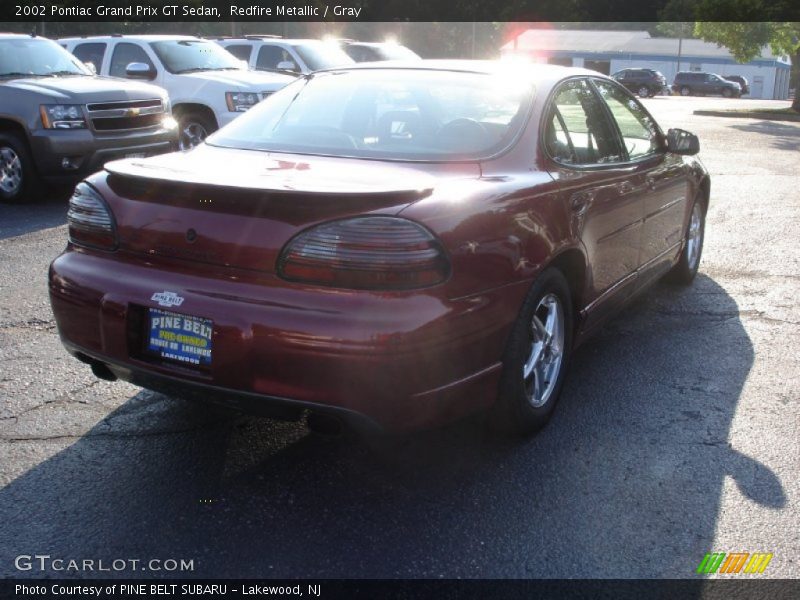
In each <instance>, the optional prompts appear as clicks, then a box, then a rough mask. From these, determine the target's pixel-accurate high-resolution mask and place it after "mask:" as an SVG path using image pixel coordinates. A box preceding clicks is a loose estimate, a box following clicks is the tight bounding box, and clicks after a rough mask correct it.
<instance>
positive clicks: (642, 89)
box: [611, 69, 668, 98]
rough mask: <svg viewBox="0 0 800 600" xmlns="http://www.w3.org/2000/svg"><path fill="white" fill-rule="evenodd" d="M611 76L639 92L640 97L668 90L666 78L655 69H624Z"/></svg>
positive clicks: (634, 91) (633, 90)
mask: <svg viewBox="0 0 800 600" xmlns="http://www.w3.org/2000/svg"><path fill="white" fill-rule="evenodd" d="M611 77H612V78H614V79H616V80H617V81H618V82H620V83H621V84H622V85H624V86H625V87H626V88H628V89H629V90H630V91H631V92H633V93H634V94H638V95H639V97H640V98H647V97H648V96H655V95H656V94H659V93H661V92H662V91H668V88H667V80H666V78H665V77H664V76H663V75H662V74H661V73H659V72H658V71H654V70H653V69H622V70H621V71H617V72H616V73H614V74H613V75H612V76H611Z"/></svg>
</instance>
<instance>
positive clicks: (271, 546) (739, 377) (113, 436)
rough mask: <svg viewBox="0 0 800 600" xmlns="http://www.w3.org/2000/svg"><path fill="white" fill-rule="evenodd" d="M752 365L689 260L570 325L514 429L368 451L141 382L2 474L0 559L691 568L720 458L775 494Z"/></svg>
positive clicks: (723, 468)
mask: <svg viewBox="0 0 800 600" xmlns="http://www.w3.org/2000/svg"><path fill="white" fill-rule="evenodd" d="M752 364H753V347H752V345H751V342H750V339H749V337H748V335H747V333H746V332H745V330H744V328H743V326H742V324H741V322H740V320H739V317H738V307H737V305H736V303H735V302H734V300H733V299H732V298H731V297H730V296H729V295H728V293H727V292H726V291H725V289H723V288H722V287H720V286H719V285H718V284H717V283H716V282H715V281H714V280H712V279H710V278H708V277H705V276H699V277H698V279H697V281H696V282H695V284H694V286H693V287H692V288H690V289H680V288H673V287H667V286H665V285H659V286H657V287H656V288H655V289H654V290H653V291H651V292H649V293H648V294H647V295H645V296H644V297H643V298H641V299H640V300H639V301H637V302H636V303H635V304H634V305H632V306H631V307H630V308H629V309H627V310H626V311H625V312H624V313H623V314H622V315H621V316H620V317H618V318H617V319H616V320H615V321H613V322H612V323H610V324H609V325H608V326H607V327H606V328H605V329H604V330H603V331H602V332H601V333H600V334H599V335H598V336H597V337H595V338H593V339H592V340H591V341H589V342H587V344H586V345H584V346H583V347H582V348H581V349H580V350H579V351H578V352H577V354H576V355H575V358H574V360H573V365H572V370H571V374H570V376H569V378H568V380H567V385H566V387H565V389H564V393H563V396H562V399H561V403H560V406H559V409H558V410H557V412H556V415H555V417H554V419H553V421H552V422H551V424H550V425H549V426H548V427H547V428H545V429H544V430H543V431H542V432H541V433H540V434H539V435H538V436H536V437H534V438H532V439H528V440H523V439H514V440H509V439H505V440H504V439H498V438H496V437H492V436H489V435H487V434H485V433H484V429H483V427H482V426H481V424H480V422H479V420H478V419H473V420H470V421H466V422H463V423H460V424H456V425H454V426H451V427H448V428H446V429H443V430H438V431H431V432H426V433H423V434H419V435H415V436H413V437H409V438H405V439H404V440H402V442H399V443H397V444H394V445H393V446H392V447H390V448H385V449H382V450H376V449H374V448H371V447H369V446H368V445H367V444H366V443H364V442H362V441H358V440H353V439H352V438H348V437H339V438H325V437H320V436H317V435H313V434H308V432H307V430H306V429H305V428H304V427H302V426H300V425H298V424H291V423H279V422H272V421H269V420H265V419H255V418H245V417H237V416H231V415H230V414H228V413H219V412H213V411H212V409H210V408H207V407H205V406H200V405H189V404H187V403H184V402H182V401H177V400H170V399H167V398H165V397H163V396H160V395H158V394H154V393H151V392H141V393H139V394H137V395H136V396H134V397H132V398H131V399H130V400H128V401H127V402H126V403H125V404H124V405H123V406H121V407H120V408H119V409H117V410H116V411H115V412H113V413H111V414H109V415H108V416H107V417H106V418H105V419H103V420H102V421H100V422H98V423H97V424H96V426H95V427H94V428H93V429H92V430H91V431H90V432H89V433H88V434H87V435H85V436H84V437H83V438H81V439H78V440H77V441H75V442H74V443H73V444H72V445H70V446H69V447H67V448H66V449H64V450H63V451H61V452H59V453H57V454H55V455H54V456H52V457H51V458H50V459H48V460H45V461H44V462H42V463H40V464H38V465H37V466H36V467H34V468H33V469H31V470H30V471H28V472H27V473H25V474H23V475H21V476H20V477H18V478H17V479H16V480H14V481H12V482H11V483H10V484H9V485H7V486H6V487H5V488H4V489H2V490H0V522H1V523H3V525H2V528H3V530H4V531H3V536H2V539H3V540H4V541H3V542H2V546H3V548H2V551H0V554H1V555H2V556H3V557H4V559H3V565H2V568H1V569H0V571H2V574H3V575H14V576H37V575H39V576H41V574H39V573H36V572H26V573H18V572H16V571H14V569H13V562H12V559H11V558H10V557H13V556H16V555H18V554H34V553H43V554H50V555H51V556H53V557H65V558H95V559H98V558H103V559H105V560H107V561H111V560H112V559H114V558H140V559H151V558H161V559H163V558H178V559H180V558H183V559H193V560H194V564H195V570H194V572H192V573H176V574H175V575H189V576H196V577H225V576H228V577H259V578H268V577H370V578H383V577H430V578H438V577H440V576H443V577H477V578H496V577H515V578H527V577H689V578H691V577H693V576H695V575H694V569H695V568H696V566H697V564H698V563H699V562H700V560H701V559H702V557H703V555H704V554H705V553H706V552H708V551H711V550H712V549H713V540H714V535H715V524H716V518H717V514H718V511H719V508H720V495H721V491H722V487H723V483H724V480H725V478H726V477H731V478H733V480H734V481H735V482H736V484H737V486H738V488H739V489H740V490H741V492H742V493H743V494H744V495H745V496H746V497H747V498H749V499H750V500H751V501H752V502H754V503H757V504H759V505H762V506H767V507H771V508H776V509H779V508H781V507H783V506H785V504H786V496H785V493H784V490H783V487H782V485H781V482H780V481H779V480H778V479H777V477H776V476H775V475H774V474H773V473H772V472H771V471H770V470H769V469H768V468H767V467H765V466H764V465H762V464H761V463H759V461H758V457H753V456H745V455H743V454H741V453H740V452H738V451H737V450H736V449H735V448H732V447H731V446H730V444H729V442H728V437H729V430H730V427H731V421H732V419H733V417H734V414H735V412H736V407H737V403H738V400H739V397H740V394H741V393H742V388H743V385H744V382H745V380H746V378H747V375H748V372H749V371H750V368H751V366H752ZM42 435H45V436H46V435H47V432H42ZM14 443H15V444H27V443H28V442H25V441H19V442H14ZM37 443H42V442H37ZM21 448H24V446H21ZM20 451H24V450H20ZM159 574H160V573H137V572H125V573H123V574H122V575H124V576H139V575H142V576H153V575H159ZM49 575H54V573H49ZM55 575H58V574H55ZM69 575H72V576H75V575H76V574H74V573H71V574H69ZM78 575H79V576H80V575H81V574H78ZM96 575H98V574H97V573H85V574H82V576H86V577H91V576H96ZM701 589H702V581H701V580H699V579H698V587H697V590H698V595H699V593H700V591H701Z"/></svg>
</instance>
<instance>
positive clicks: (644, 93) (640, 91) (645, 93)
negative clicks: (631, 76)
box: [636, 85, 650, 98]
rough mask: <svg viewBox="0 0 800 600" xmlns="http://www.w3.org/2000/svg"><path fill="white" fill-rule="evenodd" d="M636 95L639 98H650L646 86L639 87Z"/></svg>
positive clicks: (648, 89)
mask: <svg viewBox="0 0 800 600" xmlns="http://www.w3.org/2000/svg"><path fill="white" fill-rule="evenodd" d="M636 94H637V95H638V96H639V98H648V97H649V96H650V88H648V87H647V86H646V85H643V86H641V87H640V88H639V89H638V90H637V91H636Z"/></svg>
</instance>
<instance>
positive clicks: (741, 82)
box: [724, 75, 750, 96]
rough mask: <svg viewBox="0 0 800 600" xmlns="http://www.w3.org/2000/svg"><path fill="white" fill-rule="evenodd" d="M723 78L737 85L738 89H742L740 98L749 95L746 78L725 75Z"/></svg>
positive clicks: (748, 84)
mask: <svg viewBox="0 0 800 600" xmlns="http://www.w3.org/2000/svg"><path fill="white" fill-rule="evenodd" d="M724 78H725V79H727V80H728V81H733V82H734V83H738V84H739V87H740V88H742V96H744V95H745V94H749V93H750V83H749V82H748V81H747V78H746V77H742V76H741V75H725V76H724Z"/></svg>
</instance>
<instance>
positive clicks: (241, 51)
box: [225, 44, 253, 62]
mask: <svg viewBox="0 0 800 600" xmlns="http://www.w3.org/2000/svg"><path fill="white" fill-rule="evenodd" d="M225 50H227V51H228V52H230V53H231V54H233V55H234V56H235V57H236V58H238V59H239V60H243V61H245V62H250V53H251V52H252V51H253V46H252V45H250V44H231V45H230V46H225Z"/></svg>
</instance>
